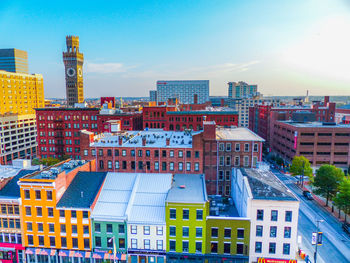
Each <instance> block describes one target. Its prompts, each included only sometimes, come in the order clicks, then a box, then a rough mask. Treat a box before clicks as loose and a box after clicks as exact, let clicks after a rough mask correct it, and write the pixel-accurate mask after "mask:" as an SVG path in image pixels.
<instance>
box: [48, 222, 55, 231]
mask: <svg viewBox="0 0 350 263" xmlns="http://www.w3.org/2000/svg"><path fill="white" fill-rule="evenodd" d="M49 232H50V233H54V232H55V225H54V224H49Z"/></svg>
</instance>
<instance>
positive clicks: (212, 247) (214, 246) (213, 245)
mask: <svg viewBox="0 0 350 263" xmlns="http://www.w3.org/2000/svg"><path fill="white" fill-rule="evenodd" d="M210 252H211V253H218V243H217V242H211V244H210Z"/></svg>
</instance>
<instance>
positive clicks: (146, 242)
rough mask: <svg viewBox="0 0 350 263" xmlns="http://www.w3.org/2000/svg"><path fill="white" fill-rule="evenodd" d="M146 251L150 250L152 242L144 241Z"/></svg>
mask: <svg viewBox="0 0 350 263" xmlns="http://www.w3.org/2000/svg"><path fill="white" fill-rule="evenodd" d="M143 242H144V249H150V244H151V242H150V240H149V239H145V240H144V241H143Z"/></svg>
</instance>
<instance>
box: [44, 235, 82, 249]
mask: <svg viewBox="0 0 350 263" xmlns="http://www.w3.org/2000/svg"><path fill="white" fill-rule="evenodd" d="M77 243H78V239H77ZM54 246H56V239H55V237H50V247H54ZM73 246H74V242H73ZM76 247H78V245H77V246H76Z"/></svg>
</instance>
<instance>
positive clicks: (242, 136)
mask: <svg viewBox="0 0 350 263" xmlns="http://www.w3.org/2000/svg"><path fill="white" fill-rule="evenodd" d="M216 139H217V140H220V141H254V142H263V141H265V140H264V139H263V138H261V137H260V136H259V135H257V134H256V133H254V132H252V131H251V130H249V129H248V128H243V127H238V128H220V127H217V128H216Z"/></svg>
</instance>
